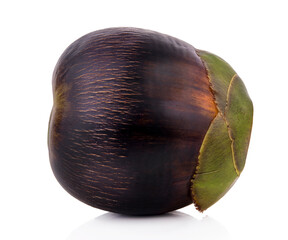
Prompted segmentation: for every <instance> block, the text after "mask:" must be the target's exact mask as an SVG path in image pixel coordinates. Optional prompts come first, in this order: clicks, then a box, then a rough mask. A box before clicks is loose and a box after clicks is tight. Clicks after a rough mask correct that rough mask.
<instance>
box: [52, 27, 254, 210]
mask: <svg viewBox="0 0 288 240" xmlns="http://www.w3.org/2000/svg"><path fill="white" fill-rule="evenodd" d="M53 96H54V105H53V109H52V113H51V118H50V122H49V138H48V145H49V155H50V162H51V166H52V169H53V172H54V174H55V176H56V178H57V180H58V181H59V183H60V184H61V185H62V186H63V187H64V188H65V189H66V190H67V191H68V192H69V193H70V194H71V195H73V196H74V197H76V198H77V199H79V200H81V201H83V202H85V203H87V204H89V205H91V206H94V207H97V208H100V209H103V210H107V211H112V212H117V213H123V214H132V215H151V214H161V213H165V212H169V211H172V210H175V209H178V208H181V207H184V206H187V205H189V204H191V203H194V204H195V205H196V207H197V209H198V210H200V211H203V210H205V209H207V208H208V207H210V206H211V205H212V204H214V203H215V202H216V201H217V200H219V199H220V198H221V197H222V196H223V195H224V194H225V193H226V192H227V191H228V190H229V188H230V187H231V186H232V185H233V183H234V182H235V181H236V179H237V178H238V177H239V175H240V173H241V171H242V170H243V168H244V164H245V159H246V154H247V150H248V145H249V139H250V133H251V127H252V115H253V106H252V102H251V100H250V98H249V96H248V93H247V91H246V88H245V86H244V84H243V82H242V81H241V79H240V78H239V76H238V75H237V74H236V73H235V71H234V70H233V69H232V68H231V66H229V65H228V64H227V63H226V62H225V61H224V60H222V59H221V58H219V57H217V56H215V55H213V54H211V53H209V52H205V51H200V50H197V49H195V48H194V47H192V46H191V45H189V44H188V43H185V42H183V41H181V40H179V39H176V38H173V37H171V36H168V35H164V34H161V33H157V32H153V31H149V30H143V29H136V28H110V29H104V30H99V31H95V32H92V33H89V34H87V35H85V36H83V37H81V38H80V39H78V40H76V41H75V42H74V43H72V44H71V45H70V46H69V47H68V48H67V49H66V50H65V51H64V53H63V54H62V56H61V57H60V59H59V61H58V63H57V65H56V68H55V71H54V74H53Z"/></svg>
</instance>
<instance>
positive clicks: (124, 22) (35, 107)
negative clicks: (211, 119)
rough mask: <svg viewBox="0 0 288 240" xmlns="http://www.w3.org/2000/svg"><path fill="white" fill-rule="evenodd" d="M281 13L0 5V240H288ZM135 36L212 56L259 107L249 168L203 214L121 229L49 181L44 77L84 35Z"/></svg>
mask: <svg viewBox="0 0 288 240" xmlns="http://www.w3.org/2000/svg"><path fill="white" fill-rule="evenodd" d="M285 2H287V1H284V0H283V1H280V0H273V1H265V0H264V1H263V0H262V1H252V0H251V1H231V0H230V1H221V0H218V1H214V0H211V1H181V0H177V1H176V0H175V1H168V0H166V1H157V0H154V1H147V0H146V1H108V0H106V1H104V0H101V1H96V0H95V1H85V0H81V1H29V0H26V1H1V3H0V24H1V29H0V31H1V32H0V34H1V37H0V81H1V85H0V91H1V93H0V104H1V105H0V109H1V112H0V114H1V117H0V138H1V149H0V160H1V165H0V172H1V173H0V184H1V185H0V186H1V188H0V194H1V196H0V201H1V204H0V218H1V223H0V239H53V240H58V239H61V240H62V239H67V240H71V239H73V240H75V239H78V240H79V239H82V240H83V239H115V238H117V239H213V240H214V239H233V240H234V239H266V238H267V239H277V240H278V239H288V233H287V224H288V223H287V221H288V220H287V214H288V206H287V205H288V197H287V183H288V176H287V168H288V156H287V149H288V146H287V143H288V140H287V136H288V130H287V103H288V100H287V95H288V93H287V88H288V83H287V82H288V79H287V68H288V61H287V56H288V46H287V43H288V37H287V29H288V27H287V26H288V14H287V10H288V7H287V6H286V5H285ZM118 26H132V27H140V28H147V29H151V30H156V31H159V32H162V33H166V34H169V35H172V36H174V37H177V38H180V39H182V40H184V41H186V42H188V43H190V44H192V45H193V46H194V47H196V48H199V49H204V50H208V51H210V52H213V53H215V54H217V55H219V56H221V57H222V58H224V59H225V60H226V61H227V62H229V63H230V64H231V65H232V67H233V68H234V69H235V70H236V71H237V73H238V74H239V75H240V76H241V78H242V79H243V81H244V82H245V85H246V87H247V89H248V91H249V94H250V96H251V98H252V100H253V102H254V110H255V112H254V127H253V132H252V138H251V144H250V149H249V152H248V157H247V163H246V167H245V169H244V171H243V173H242V175H241V177H240V179H239V180H238V181H237V183H236V184H235V185H234V187H233V188H232V189H231V190H230V191H229V192H228V193H227V194H226V195H225V196H224V197H223V198H222V199H221V200H220V201H219V202H218V203H216V204H215V205H213V206H212V207H211V208H210V209H208V210H207V211H206V212H204V213H203V214H200V213H198V212H197V211H196V210H195V209H194V207H193V206H192V205H191V206H188V207H186V208H183V209H180V210H179V211H176V212H173V213H171V214H167V215H162V216H158V217H146V218H139V217H138V218H137V217H124V216H119V215H117V214H111V213H106V212H104V211H101V210H98V209H94V208H92V207H89V206H87V205H85V204H83V203H81V202H80V201H78V200H76V199H74V198H73V197H71V196H70V195H69V194H68V193H66V192H65V190H63V189H62V188H61V186H60V185H59V184H58V182H57V181H56V179H55V178H54V176H53V173H52V171H51V169H50V164H49V158H48V149H47V128H48V119H49V115H50V110H51V107H52V87H51V77H52V72H53V69H54V66H55V64H56V62H57V60H58V58H59V56H60V55H61V53H62V52H63V51H64V49H65V48H66V47H67V46H68V45H69V44H70V43H72V42H73V41H74V40H76V39H77V38H79V37H81V36H82V35H84V34H86V33H88V32H91V31H94V30H98V29H102V28H106V27H118Z"/></svg>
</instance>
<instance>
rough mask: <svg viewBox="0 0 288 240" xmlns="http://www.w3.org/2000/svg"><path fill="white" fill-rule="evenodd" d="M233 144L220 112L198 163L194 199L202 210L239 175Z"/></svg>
mask: <svg viewBox="0 0 288 240" xmlns="http://www.w3.org/2000/svg"><path fill="white" fill-rule="evenodd" d="M230 145H231V140H230V138H229V134H228V128H227V125H226V123H225V120H224V119H223V117H222V116H221V115H220V114H218V115H217V116H216V118H215V119H214V120H213V122H212V124H211V126H210V128H209V129H208V132H207V133H206V136H205V138H204V140H203V143H202V146H201V148H200V155H199V165H198V169H197V173H196V174H195V176H194V182H193V186H192V194H193V200H194V203H195V205H196V207H197V208H198V209H199V210H200V211H204V210H206V209H207V208H208V207H210V206H211V205H212V204H214V203H215V202H216V201H218V200H219V199H220V198H221V197H222V196H223V195H224V194H225V193H226V192H227V191H228V190H229V189H230V187H231V186H232V184H233V183H234V181H235V180H236V179H237V177H238V175H237V173H236V171H235V169H234V164H233V159H232V150H231V147H230Z"/></svg>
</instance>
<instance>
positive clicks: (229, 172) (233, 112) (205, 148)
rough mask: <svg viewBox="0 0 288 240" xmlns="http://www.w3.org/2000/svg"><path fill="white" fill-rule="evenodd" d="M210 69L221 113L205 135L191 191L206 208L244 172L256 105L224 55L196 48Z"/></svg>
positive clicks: (203, 207)
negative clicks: (223, 57)
mask: <svg viewBox="0 0 288 240" xmlns="http://www.w3.org/2000/svg"><path fill="white" fill-rule="evenodd" d="M197 53H198V55H199V57H200V58H201V59H202V61H203V63H204V65H205V66H206V69H207V75H208V78H209V81H210V85H211V91H212V92H213V94H214V97H215V104H216V106H217V109H218V114H217V116H216V117H215V119H214V120H213V121H212V122H211V125H210V127H209V129H208V131H207V133H206V135H205V137H204V140H203V143H202V146H201V148H200V152H199V157H198V166H197V169H196V172H195V174H194V176H193V179H192V187H191V194H192V198H193V201H194V203H195V205H196V207H197V208H198V209H199V210H200V211H204V210H206V209H207V208H209V207H210V206H211V205H213V204H214V203H215V202H217V201H218V200H219V199H220V198H221V197H222V196H223V195H224V194H225V193H226V192H227V191H228V190H229V189H230V188H231V186H232V185H233V184H234V182H235V181H236V180H237V179H238V177H239V175H240V173H241V172H242V170H243V168H244V165H245V160H246V155H247V151H248V146H249V140H250V135H251V128H252V119H253V105H252V102H251V100H250V97H249V95H248V93H247V90H246V88H245V85H244V83H243V82H242V80H241V79H240V78H239V76H238V75H237V74H236V73H235V71H234V70H233V69H232V68H231V66H230V65H229V64H228V63H226V62H225V61H224V60H223V59H221V58H219V57H217V56H215V55H214V54H211V53H209V52H205V51H200V50H198V51H197Z"/></svg>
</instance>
